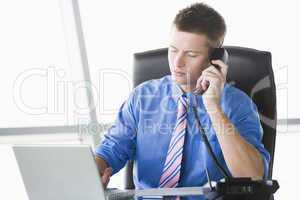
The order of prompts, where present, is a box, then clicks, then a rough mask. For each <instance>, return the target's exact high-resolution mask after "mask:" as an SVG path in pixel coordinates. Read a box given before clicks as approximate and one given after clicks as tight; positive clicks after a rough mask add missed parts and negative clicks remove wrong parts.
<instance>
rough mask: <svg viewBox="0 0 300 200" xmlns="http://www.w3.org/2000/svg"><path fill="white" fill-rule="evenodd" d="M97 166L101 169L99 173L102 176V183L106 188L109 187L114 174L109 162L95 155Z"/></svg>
mask: <svg viewBox="0 0 300 200" xmlns="http://www.w3.org/2000/svg"><path fill="white" fill-rule="evenodd" d="M95 160H96V163H97V166H98V170H99V174H100V178H101V181H102V184H103V186H104V188H106V187H107V185H108V183H109V180H110V177H111V175H112V168H111V167H109V166H108V164H107V163H106V161H105V160H104V159H102V158H100V157H98V156H96V157H95Z"/></svg>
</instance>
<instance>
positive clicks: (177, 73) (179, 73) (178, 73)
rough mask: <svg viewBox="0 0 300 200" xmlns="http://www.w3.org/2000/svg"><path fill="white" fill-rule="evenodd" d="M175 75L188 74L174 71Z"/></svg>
mask: <svg viewBox="0 0 300 200" xmlns="http://www.w3.org/2000/svg"><path fill="white" fill-rule="evenodd" d="M174 75H175V76H185V75H186V74H185V73H183V72H174Z"/></svg>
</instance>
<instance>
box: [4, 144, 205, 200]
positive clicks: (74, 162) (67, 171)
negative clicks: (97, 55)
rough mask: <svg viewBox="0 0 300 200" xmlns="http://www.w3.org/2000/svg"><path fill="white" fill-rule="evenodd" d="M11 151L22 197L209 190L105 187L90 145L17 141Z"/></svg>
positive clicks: (98, 199)
mask: <svg viewBox="0 0 300 200" xmlns="http://www.w3.org/2000/svg"><path fill="white" fill-rule="evenodd" d="M10 151H11V153H4V154H3V156H6V157H7V158H8V157H9V156H7V155H8V154H12V155H11V156H10V157H14V158H13V159H11V158H9V159H10V160H14V162H16V165H15V167H14V168H13V169H11V170H8V171H10V172H8V173H10V174H20V176H21V179H22V180H21V182H22V184H18V185H19V186H20V185H21V186H22V185H24V188H25V193H26V196H27V197H26V198H17V199H21V200H104V199H109V200H124V199H133V198H134V197H137V196H143V197H148V198H149V197H150V198H155V197H160V198H161V197H162V196H176V195H179V196H189V195H202V194H203V192H205V191H207V190H208V189H207V188H201V187H186V188H159V189H157V188H156V189H154V188H153V189H145V190H118V189H113V190H104V189H103V185H102V183H101V180H100V176H99V173H98V169H97V165H96V162H95V160H94V156H93V153H92V151H91V148H90V147H89V146H87V145H15V146H12V147H11V150H10ZM0 155H1V152H0ZM4 164H5V163H4ZM2 166H3V165H2ZM7 166H8V167H9V166H11V164H8V165H7ZM0 169H1V168H0ZM3 173H5V172H3V171H2V174H3ZM0 174H1V173H0ZM7 176H8V177H10V175H7ZM0 180H1V179H0ZM2 180H3V179H2ZM16 180H17V179H16ZM3 182H4V184H6V183H5V181H3ZM11 182H12V181H11ZM12 184H14V183H12ZM14 185H15V184H14ZM0 186H1V181H0ZM21 190H22V189H21ZM11 191H15V189H14V188H12V190H11ZM16 192H17V191H16ZM23 193H24V192H23ZM19 196H20V195H19ZM0 198H1V194H0ZM14 200H15V198H14Z"/></svg>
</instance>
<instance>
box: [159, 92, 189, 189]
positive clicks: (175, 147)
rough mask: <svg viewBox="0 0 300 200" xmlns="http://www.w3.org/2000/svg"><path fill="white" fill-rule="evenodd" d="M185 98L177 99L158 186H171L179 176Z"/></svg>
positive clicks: (184, 123)
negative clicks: (173, 124)
mask: <svg viewBox="0 0 300 200" xmlns="http://www.w3.org/2000/svg"><path fill="white" fill-rule="evenodd" d="M186 116H187V98H186V96H181V97H180V98H179V100H178V111H177V122H176V125H175V128H174V132H173V134H172V138H171V141H170V144H169V149H168V153H167V157H166V161H165V165H164V168H163V173H162V175H161V177H160V182H159V187H160V188H173V187H176V186H177V185H178V182H179V178H180V169H181V161H182V154H183V145H184V138H185V132H186V127H187V117H186Z"/></svg>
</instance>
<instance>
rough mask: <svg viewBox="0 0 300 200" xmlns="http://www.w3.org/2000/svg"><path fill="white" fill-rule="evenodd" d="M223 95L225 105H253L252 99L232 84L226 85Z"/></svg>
mask: <svg viewBox="0 0 300 200" xmlns="http://www.w3.org/2000/svg"><path fill="white" fill-rule="evenodd" d="M223 91H224V92H223V94H222V99H223V103H225V104H227V106H228V104H230V105H231V106H232V105H236V106H239V105H241V104H249V105H250V104H251V103H252V100H251V98H250V97H249V96H248V95H247V94H246V93H245V92H244V91H242V90H241V89H239V88H237V87H235V86H234V85H232V84H228V83H226V84H225V86H224V90H223Z"/></svg>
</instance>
